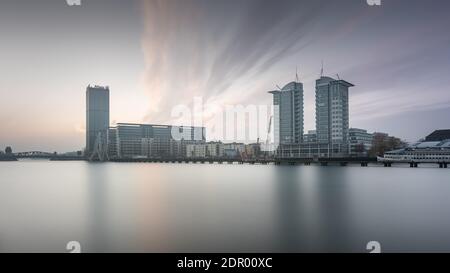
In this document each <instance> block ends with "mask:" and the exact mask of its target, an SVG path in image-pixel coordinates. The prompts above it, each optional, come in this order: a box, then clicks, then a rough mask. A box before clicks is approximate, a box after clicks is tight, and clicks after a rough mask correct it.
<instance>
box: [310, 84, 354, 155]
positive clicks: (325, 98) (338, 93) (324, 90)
mask: <svg viewBox="0 0 450 273" xmlns="http://www.w3.org/2000/svg"><path fill="white" fill-rule="evenodd" d="M352 86H354V85H353V84H351V83H349V82H347V81H344V80H340V79H339V80H336V79H333V78H330V77H323V76H322V77H320V79H318V80H316V131H317V141H318V142H319V143H328V144H329V147H330V149H331V151H330V152H331V154H333V155H340V156H346V155H348V131H349V96H348V95H349V93H348V91H349V88H350V87H352Z"/></svg>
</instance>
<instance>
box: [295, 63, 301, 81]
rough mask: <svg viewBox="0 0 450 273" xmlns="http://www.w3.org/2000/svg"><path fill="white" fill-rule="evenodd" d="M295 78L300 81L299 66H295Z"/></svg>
mask: <svg viewBox="0 0 450 273" xmlns="http://www.w3.org/2000/svg"><path fill="white" fill-rule="evenodd" d="M295 79H296V82H300V81H299V79H298V67H297V66H296V67H295Z"/></svg>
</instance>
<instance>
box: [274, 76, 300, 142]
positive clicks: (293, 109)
mask: <svg viewBox="0 0 450 273" xmlns="http://www.w3.org/2000/svg"><path fill="white" fill-rule="evenodd" d="M269 93H271V94H272V95H273V105H274V107H275V109H274V110H275V111H274V134H275V143H276V144H296V143H301V142H302V141H303V84H302V83H301V82H298V79H297V81H294V82H291V83H288V84H287V85H286V86H284V87H283V88H282V89H280V90H276V91H270V92H269Z"/></svg>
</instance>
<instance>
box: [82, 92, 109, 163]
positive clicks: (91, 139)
mask: <svg viewBox="0 0 450 273" xmlns="http://www.w3.org/2000/svg"><path fill="white" fill-rule="evenodd" d="M108 129H109V87H102V86H90V85H89V86H88V87H87V88H86V150H85V155H87V156H90V155H91V154H92V153H93V152H94V146H95V143H96V140H97V139H98V140H100V141H101V142H102V144H103V146H105V147H106V144H107V143H108Z"/></svg>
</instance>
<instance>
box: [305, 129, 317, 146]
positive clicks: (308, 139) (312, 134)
mask: <svg viewBox="0 0 450 273" xmlns="http://www.w3.org/2000/svg"><path fill="white" fill-rule="evenodd" d="M303 142H304V143H316V142H317V132H316V130H309V131H308V133H307V134H305V135H304V136H303Z"/></svg>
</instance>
